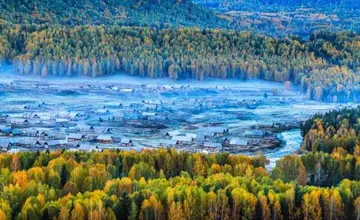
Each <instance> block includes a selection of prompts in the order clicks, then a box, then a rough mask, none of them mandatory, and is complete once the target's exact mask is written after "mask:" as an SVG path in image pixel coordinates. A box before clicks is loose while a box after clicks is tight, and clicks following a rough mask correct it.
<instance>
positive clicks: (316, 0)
mask: <svg viewBox="0 0 360 220" xmlns="http://www.w3.org/2000/svg"><path fill="white" fill-rule="evenodd" d="M194 2H195V3H198V4H202V5H206V6H209V7H220V8H227V9H230V10H233V9H236V10H238V9H241V8H244V7H245V8H246V7H249V6H250V5H260V6H274V5H276V6H324V5H342V6H345V5H346V6H348V7H354V5H357V6H359V5H360V3H359V1H358V0H194Z"/></svg>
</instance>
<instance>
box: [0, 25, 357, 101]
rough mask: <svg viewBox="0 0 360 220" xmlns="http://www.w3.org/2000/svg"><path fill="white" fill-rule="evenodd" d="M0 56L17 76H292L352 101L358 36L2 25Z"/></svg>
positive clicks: (322, 93)
mask: <svg viewBox="0 0 360 220" xmlns="http://www.w3.org/2000/svg"><path fill="white" fill-rule="evenodd" d="M0 27H1V35H0V57H2V58H1V60H2V61H3V64H9V63H10V64H14V65H15V66H16V67H17V68H16V70H17V72H18V73H21V74H34V75H41V76H43V77H46V76H52V75H55V76H92V77H97V76H102V75H111V74H115V73H118V72H125V73H127V74H129V75H133V76H135V75H136V76H143V77H169V78H171V79H185V78H191V79H198V80H203V79H205V78H208V77H216V78H237V79H243V80H247V79H263V80H267V81H278V82H286V81H291V82H293V83H294V84H296V85H300V90H301V91H303V92H305V93H306V94H307V96H308V98H309V99H314V100H317V101H330V102H346V101H357V100H359V99H360V97H359V94H360V93H359V92H358V90H359V76H358V75H357V74H356V73H357V71H358V68H359V65H360V44H359V42H360V35H357V34H354V33H350V32H339V33H330V32H315V33H313V34H312V36H311V38H310V39H309V40H302V39H300V38H297V37H295V36H290V37H284V38H273V37H268V36H265V35H261V34H256V33H251V32H238V31H230V30H220V29H217V30H210V29H200V28H178V29H174V28H162V29H157V28H150V27H115V26H74V27H68V26H47V25H14V24H10V23H8V22H5V21H3V22H2V23H1V24H0Z"/></svg>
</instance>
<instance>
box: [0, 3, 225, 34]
mask: <svg viewBox="0 0 360 220" xmlns="http://www.w3.org/2000/svg"><path fill="white" fill-rule="evenodd" d="M0 19H4V20H6V21H8V22H11V23H13V24H49V25H50V24H51V25H55V24H58V25H67V26H73V25H120V26H156V27H179V26H201V27H209V28H210V27H224V26H227V24H228V22H227V21H226V20H225V19H220V18H219V16H218V15H217V14H216V13H215V12H214V11H211V10H208V9H206V8H205V7H202V6H199V5H195V4H193V3H192V2H191V1H190V0H161V1H160V0H117V1H113V0H77V1H74V0H52V1H47V0H0Z"/></svg>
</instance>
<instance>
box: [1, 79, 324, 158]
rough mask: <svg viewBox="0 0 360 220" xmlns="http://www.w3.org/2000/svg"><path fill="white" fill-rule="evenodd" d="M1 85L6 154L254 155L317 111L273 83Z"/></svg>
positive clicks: (19, 82)
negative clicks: (156, 151)
mask: <svg viewBox="0 0 360 220" xmlns="http://www.w3.org/2000/svg"><path fill="white" fill-rule="evenodd" d="M0 89H1V93H0V97H1V106H0V148H1V150H2V151H6V152H9V153H16V152H18V151H24V150H26V151H41V150H55V149H59V148H61V149H68V150H71V151H77V150H80V151H102V150H103V149H119V150H132V149H134V150H141V149H143V148H157V147H167V148H176V149H178V150H183V151H188V152H204V153H214V152H222V151H226V152H232V153H239V152H246V151H252V152H255V151H262V150H265V149H273V148H276V147H279V146H280V144H281V141H280V140H279V138H278V136H277V133H278V132H280V131H283V130H289V129H293V128H298V127H299V125H300V123H301V122H302V121H303V120H305V119H306V118H307V117H309V116H310V115H312V114H313V113H314V112H316V111H318V109H313V110H311V109H309V108H307V106H306V105H305V104H306V103H305V102H306V101H304V100H303V98H302V97H301V96H299V95H298V94H296V93H292V92H288V93H284V92H281V95H279V94H278V93H279V91H281V90H279V91H278V89H279V88H275V89H276V91H275V90H274V88H264V89H260V90H253V89H248V88H242V89H241V88H238V87H208V88H199V87H195V86H190V85H155V84H141V85H128V84H121V83H85V82H84V83H82V82H74V83H63V82H57V83H52V82H51V83H49V82H42V81H32V80H28V81H27V80H14V81H12V82H8V83H5V82H3V83H1V84H0ZM275 92H276V93H275ZM302 102H303V103H304V106H303V107H301V104H300V105H299V103H302ZM295 103H297V106H300V107H298V108H294V106H292V105H294V104H295ZM290 106H291V107H292V108H290ZM302 108H303V109H302ZM291 109H292V110H291ZM259 121H261V123H259Z"/></svg>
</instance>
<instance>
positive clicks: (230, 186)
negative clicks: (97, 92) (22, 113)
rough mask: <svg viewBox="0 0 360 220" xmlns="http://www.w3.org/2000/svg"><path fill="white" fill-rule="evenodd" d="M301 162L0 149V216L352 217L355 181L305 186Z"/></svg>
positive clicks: (359, 206) (359, 209) (357, 205)
mask: <svg viewBox="0 0 360 220" xmlns="http://www.w3.org/2000/svg"><path fill="white" fill-rule="evenodd" d="M302 161H304V162H302ZM308 161H309V160H304V159H299V158H298V157H296V156H288V157H286V158H284V159H282V160H281V161H278V163H277V167H276V168H275V169H274V171H273V172H272V173H268V172H267V171H266V169H264V166H265V165H266V164H267V162H268V161H267V160H266V158H264V157H263V156H257V157H247V156H241V155H236V156H235V155H229V154H226V153H222V154H211V155H204V154H189V153H185V152H177V151H175V150H167V149H159V150H156V151H150V150H146V151H143V152H140V153H137V152H133V151H130V152H117V151H108V150H105V151H103V152H92V153H89V152H67V151H55V152H41V153H40V152H38V153H29V152H22V153H17V154H13V155H10V154H0V162H1V163H0V166H1V169H0V179H1V184H0V219H59V220H60V219H61V220H62V219H64V220H65V219H71V220H83V219H171V220H177V219H181V220H182V219H262V220H270V219H307V220H310V219H354V218H357V217H358V216H359V215H360V197H359V196H360V182H357V181H350V180H343V181H342V182H341V183H340V184H339V185H337V186H335V185H333V187H331V188H320V187H315V186H305V185H306V182H307V177H308V174H307V172H309V173H310V174H311V171H310V170H309V171H307V168H308V164H311V163H310V162H308ZM305 167H306V168H305ZM309 168H310V167H309ZM289 169H293V170H295V172H290V170H289ZM309 176H310V175H309ZM281 179H283V180H281Z"/></svg>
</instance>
